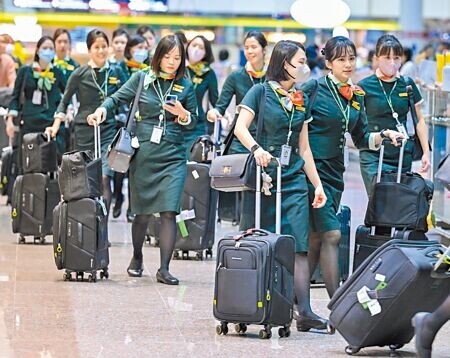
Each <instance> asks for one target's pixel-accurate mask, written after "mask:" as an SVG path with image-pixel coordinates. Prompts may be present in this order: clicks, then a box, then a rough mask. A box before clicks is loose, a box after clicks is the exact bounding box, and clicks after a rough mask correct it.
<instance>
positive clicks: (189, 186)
mask: <svg viewBox="0 0 450 358" xmlns="http://www.w3.org/2000/svg"><path fill="white" fill-rule="evenodd" d="M207 137H208V138H209V136H207ZM213 137H214V138H213V140H206V136H201V137H199V138H198V143H197V144H198V145H197V146H195V143H194V144H193V147H195V148H197V149H195V150H194V149H193V148H192V149H191V152H192V154H195V155H194V156H193V157H192V156H191V160H196V161H201V162H188V163H187V166H186V181H185V184H184V189H183V194H182V196H181V213H180V215H179V216H178V218H177V221H178V230H177V241H176V242H175V250H174V258H179V257H180V253H181V255H182V256H181V257H182V258H184V259H187V258H189V251H194V252H196V258H197V259H199V260H203V257H204V255H203V254H204V252H205V256H206V258H208V257H212V253H213V252H212V247H213V245H214V237H215V231H216V230H215V229H216V212H217V200H218V192H217V191H216V190H214V189H213V188H211V185H210V183H211V179H210V176H209V169H210V166H211V165H210V163H211V159H212V158H213V157H216V156H217V155H220V143H219V140H220V121H215V123H214V134H213ZM192 216H193V217H192ZM184 217H186V220H184ZM205 250H206V251H205Z"/></svg>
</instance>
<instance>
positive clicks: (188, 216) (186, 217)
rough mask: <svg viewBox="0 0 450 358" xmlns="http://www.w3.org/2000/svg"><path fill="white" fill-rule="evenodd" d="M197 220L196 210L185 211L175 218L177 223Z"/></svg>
mask: <svg viewBox="0 0 450 358" xmlns="http://www.w3.org/2000/svg"><path fill="white" fill-rule="evenodd" d="M191 219H195V210H194V209H192V210H183V211H182V212H181V213H179V214H178V215H177V216H175V220H176V222H177V223H178V222H180V221H184V220H191Z"/></svg>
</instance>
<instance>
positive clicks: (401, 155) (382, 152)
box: [377, 138, 406, 183]
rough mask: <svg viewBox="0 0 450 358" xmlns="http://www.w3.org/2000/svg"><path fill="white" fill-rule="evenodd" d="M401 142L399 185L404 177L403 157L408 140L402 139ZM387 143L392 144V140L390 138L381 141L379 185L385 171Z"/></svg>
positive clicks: (398, 170) (398, 171)
mask: <svg viewBox="0 0 450 358" xmlns="http://www.w3.org/2000/svg"><path fill="white" fill-rule="evenodd" d="M401 142H402V144H401V146H400V155H399V157H398V168H397V183H400V179H401V177H402V167H403V155H404V153H405V145H406V139H402V140H401ZM386 143H389V144H392V142H391V140H390V139H388V138H383V140H382V141H381V145H380V159H379V160H378V171H377V183H379V182H380V180H381V172H382V171H383V158H384V146H385V144H386ZM392 145H393V144H392Z"/></svg>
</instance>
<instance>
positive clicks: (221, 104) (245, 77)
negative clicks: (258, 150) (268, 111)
mask: <svg viewBox="0 0 450 358" xmlns="http://www.w3.org/2000/svg"><path fill="white" fill-rule="evenodd" d="M264 79H265V76H263V77H261V78H254V77H252V76H251V75H250V74H249V73H248V72H247V71H246V70H245V68H244V67H243V68H241V69H239V70H237V71H234V72H232V73H231V74H230V75H229V76H228V77H227V79H226V80H225V83H224V85H223V88H222V91H221V92H220V96H219V99H218V100H217V103H216V107H215V108H216V109H217V110H218V111H219V113H220V114H221V115H224V114H225V111H226V109H227V108H228V106H229V105H230V102H231V100H232V98H233V96H236V106H238V105H239V104H240V103H241V101H242V99H243V98H244V96H245V95H246V94H247V92H248V91H249V90H250V88H252V87H253V85H255V84H258V83H262V82H264ZM236 118H237V116H236V117H235V118H234V120H236ZM249 130H250V133H251V134H252V136H255V134H256V127H255V124H254V122H253V123H252V125H251V127H250V128H249ZM229 153H230V154H231V153H247V148H245V147H244V146H243V145H242V144H241V142H240V141H239V139H237V138H234V140H233V143H232V144H231V147H230V151H229Z"/></svg>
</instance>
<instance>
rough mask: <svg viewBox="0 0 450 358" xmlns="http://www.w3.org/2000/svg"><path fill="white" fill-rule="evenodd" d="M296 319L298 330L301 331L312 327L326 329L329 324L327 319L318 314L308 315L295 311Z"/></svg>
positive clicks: (306, 330)
mask: <svg viewBox="0 0 450 358" xmlns="http://www.w3.org/2000/svg"><path fill="white" fill-rule="evenodd" d="M294 319H295V320H296V321H297V323H296V325H297V331H299V332H308V331H309V330H310V329H317V330H326V329H327V325H328V320H327V319H325V318H321V317H319V316H317V315H314V316H313V317H308V316H302V315H300V314H299V313H297V312H294Z"/></svg>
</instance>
